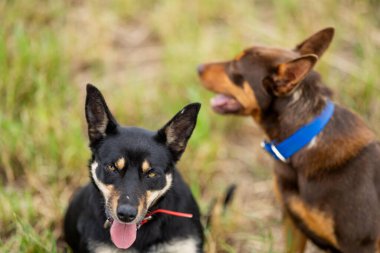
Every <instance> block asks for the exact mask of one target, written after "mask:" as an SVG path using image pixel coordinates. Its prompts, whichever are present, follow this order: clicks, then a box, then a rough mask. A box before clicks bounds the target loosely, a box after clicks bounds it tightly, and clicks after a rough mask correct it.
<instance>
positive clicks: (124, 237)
mask: <svg viewBox="0 0 380 253" xmlns="http://www.w3.org/2000/svg"><path fill="white" fill-rule="evenodd" d="M110 232H111V239H112V242H113V243H114V244H115V245H116V247H118V248H119V249H128V248H129V247H131V245H132V244H133V243H134V242H135V240H136V232H137V227H136V224H123V223H120V222H117V221H116V220H114V221H113V223H112V226H111V231H110Z"/></svg>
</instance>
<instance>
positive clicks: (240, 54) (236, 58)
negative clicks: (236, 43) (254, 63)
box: [235, 51, 245, 61]
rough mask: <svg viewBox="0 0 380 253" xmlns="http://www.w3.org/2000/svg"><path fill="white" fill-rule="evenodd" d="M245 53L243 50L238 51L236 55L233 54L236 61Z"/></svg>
mask: <svg viewBox="0 0 380 253" xmlns="http://www.w3.org/2000/svg"><path fill="white" fill-rule="evenodd" d="M244 55H245V51H242V52H240V53H239V54H238V55H237V56H235V60H236V61H238V60H240V59H241V58H243V56H244Z"/></svg>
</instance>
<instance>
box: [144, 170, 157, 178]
mask: <svg viewBox="0 0 380 253" xmlns="http://www.w3.org/2000/svg"><path fill="white" fill-rule="evenodd" d="M146 176H147V177H148V178H154V177H155V176H157V174H156V172H154V170H153V169H151V170H149V171H148V173H146Z"/></svg>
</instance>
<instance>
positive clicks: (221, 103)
mask: <svg viewBox="0 0 380 253" xmlns="http://www.w3.org/2000/svg"><path fill="white" fill-rule="evenodd" d="M211 107H212V108H213V109H214V110H215V111H216V112H218V113H233V112H237V111H239V110H240V109H241V108H242V105H241V104H240V103H239V102H238V101H237V100H236V99H234V98H232V97H229V96H226V95H223V94H218V95H216V96H215V97H213V98H212V99H211Z"/></svg>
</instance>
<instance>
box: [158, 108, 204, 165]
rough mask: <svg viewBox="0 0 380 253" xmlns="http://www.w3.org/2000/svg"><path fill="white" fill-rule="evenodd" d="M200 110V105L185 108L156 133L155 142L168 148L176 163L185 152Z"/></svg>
mask: <svg viewBox="0 0 380 253" xmlns="http://www.w3.org/2000/svg"><path fill="white" fill-rule="evenodd" d="M200 108H201V104H200V103H193V104H189V105H187V106H185V107H184V108H183V109H182V110H181V111H179V112H178V113H177V114H176V115H175V116H174V117H173V118H172V119H171V120H170V121H169V122H168V123H166V125H165V126H164V127H163V128H161V129H160V130H158V132H157V135H156V140H157V141H159V142H161V143H164V144H165V145H166V146H167V147H168V148H169V150H170V152H171V154H172V155H173V159H174V161H178V160H179V159H180V158H181V155H182V153H183V152H184V151H185V148H186V144H187V141H188V140H189V138H190V136H191V134H192V133H193V130H194V128H195V125H196V123H197V116H198V112H199V109H200Z"/></svg>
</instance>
